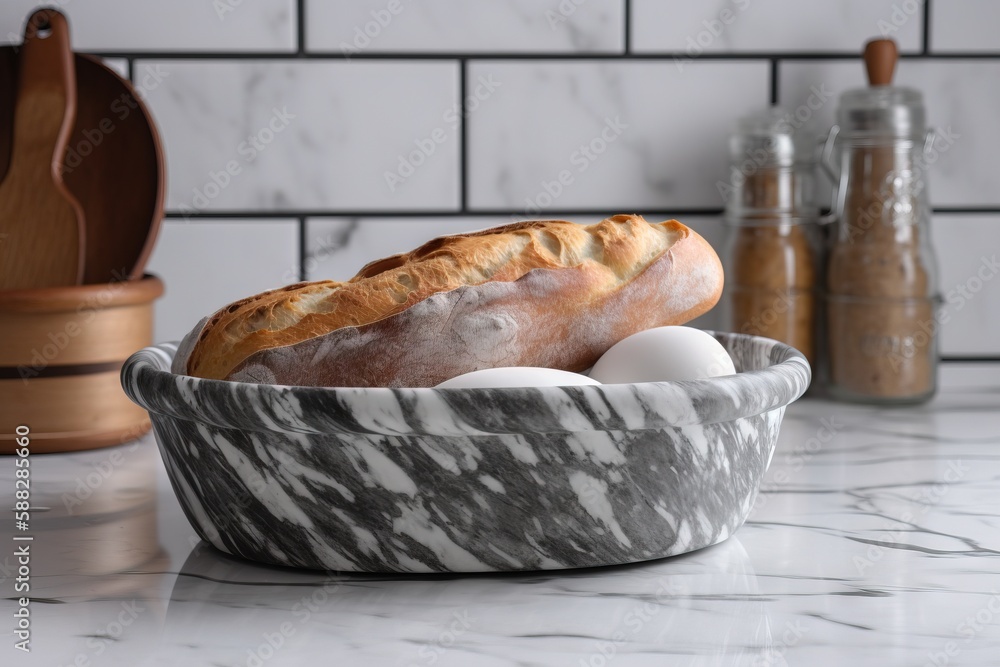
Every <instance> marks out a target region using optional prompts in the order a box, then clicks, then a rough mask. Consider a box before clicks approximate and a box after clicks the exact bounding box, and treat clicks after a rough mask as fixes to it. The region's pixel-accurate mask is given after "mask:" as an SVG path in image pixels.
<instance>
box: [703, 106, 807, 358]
mask: <svg viewBox="0 0 1000 667" xmlns="http://www.w3.org/2000/svg"><path fill="white" fill-rule="evenodd" d="M788 118H789V115H788V114H784V113H782V111H781V110H780V109H769V110H768V111H767V112H766V113H763V114H758V115H755V116H750V117H747V118H744V119H742V120H741V121H740V122H739V123H738V125H737V128H736V131H735V132H734V133H733V135H732V136H731V137H730V144H729V147H730V180H729V183H728V184H720V190H722V192H723V194H724V196H725V199H726V213H725V222H726V223H727V226H728V228H729V229H728V230H727V231H728V235H727V240H726V245H725V248H724V250H723V264H724V266H725V270H726V285H725V288H724V290H723V297H722V314H723V318H724V326H725V327H726V328H727V329H728V330H730V331H737V332H740V333H747V334H753V335H756V336H764V337H766V338H773V339H775V340H779V341H781V342H783V343H786V344H788V345H791V346H792V347H794V348H795V349H797V350H799V351H800V352H802V353H803V354H804V355H805V356H806V358H807V359H808V360H809V362H810V364H813V365H814V366H815V363H816V351H817V346H816V324H815V319H816V311H817V293H816V288H817V280H818V276H819V270H818V263H819V262H818V257H819V252H818V251H819V247H820V243H819V233H818V229H817V225H816V223H817V219H818V209H817V207H816V205H815V203H814V196H813V191H814V171H815V170H814V163H813V162H812V161H811V160H810V159H809V158H808V157H807V155H808V154H807V153H806V152H805V151H803V150H802V149H801V148H800V146H801V145H802V142H797V141H796V136H795V131H794V129H793V128H792V127H791V125H790V124H789V122H788V120H787V119H788Z"/></svg>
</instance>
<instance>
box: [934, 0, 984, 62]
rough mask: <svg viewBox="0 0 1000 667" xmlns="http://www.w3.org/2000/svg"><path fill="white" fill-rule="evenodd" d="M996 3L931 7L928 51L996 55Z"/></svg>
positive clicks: (968, 0) (957, 1) (956, 0)
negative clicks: (987, 52)
mask: <svg viewBox="0 0 1000 667" xmlns="http://www.w3.org/2000/svg"><path fill="white" fill-rule="evenodd" d="M997 26H1000V2H997V1H996V0H944V1H943V2H935V3H934V4H932V5H931V29H930V42H931V43H930V49H931V52H932V53H934V52H940V51H948V52H957V53H976V52H981V51H990V52H993V53H996V52H1000V32H998V31H997Z"/></svg>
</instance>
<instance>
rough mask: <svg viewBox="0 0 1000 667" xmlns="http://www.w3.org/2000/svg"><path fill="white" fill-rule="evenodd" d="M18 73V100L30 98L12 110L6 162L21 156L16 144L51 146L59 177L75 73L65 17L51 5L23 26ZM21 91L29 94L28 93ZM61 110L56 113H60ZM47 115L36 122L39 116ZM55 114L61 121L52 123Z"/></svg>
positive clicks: (69, 125) (72, 106)
mask: <svg viewBox="0 0 1000 667" xmlns="http://www.w3.org/2000/svg"><path fill="white" fill-rule="evenodd" d="M19 60H20V71H19V73H18V98H24V97H30V99H31V104H17V105H16V106H15V110H14V127H15V128H16V134H15V137H14V146H13V150H12V151H11V161H12V165H11V166H12V167H13V161H15V160H17V159H18V158H19V157H22V156H24V155H26V153H27V151H19V150H18V148H19V144H35V145H39V144H43V143H44V144H45V145H46V146H51V147H52V170H53V176H55V177H56V179H57V182H59V181H60V180H61V175H62V158H63V153H64V150H65V146H66V144H67V143H68V141H69V136H70V133H71V132H72V130H73V119H74V118H75V117H76V72H75V68H74V65H73V50H72V48H71V47H70V41H69V25H68V24H67V22H66V17H65V16H63V15H62V14H61V13H59V12H58V11H56V10H55V9H49V8H46V9H40V10H38V11H37V12H35V13H34V14H32V15H31V17H30V18H29V19H28V23H27V24H26V25H25V27H24V42H23V43H22V44H21V53H20V56H19ZM26 91H30V92H32V93H34V94H32V95H30V96H28V95H26ZM60 111H61V113H60ZM40 117H43V118H48V119H51V120H50V122H38V121H39V118H40ZM57 118H61V122H58V123H57V122H54V121H55V119H57Z"/></svg>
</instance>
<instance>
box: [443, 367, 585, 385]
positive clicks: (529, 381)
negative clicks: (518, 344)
mask: <svg viewBox="0 0 1000 667" xmlns="http://www.w3.org/2000/svg"><path fill="white" fill-rule="evenodd" d="M581 384H601V383H600V382H598V381H597V380H594V379H593V378H589V377H587V376H586V375H580V374H579V373H570V372H569V371H559V370H556V369H554V368H535V367H531V366H510V367H508V368H485V369H483V370H481V371H472V372H471V373H465V374H464V375H459V376H457V377H453V378H451V379H450V380H445V381H444V382H442V383H441V384H439V385H438V386H437V388H438V389H455V388H463V389H472V388H474V387H480V388H496V387H570V386H573V385H581Z"/></svg>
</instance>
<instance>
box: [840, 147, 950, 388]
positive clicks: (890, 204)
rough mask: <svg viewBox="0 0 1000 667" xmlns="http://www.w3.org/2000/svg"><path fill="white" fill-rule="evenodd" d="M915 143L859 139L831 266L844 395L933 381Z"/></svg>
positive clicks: (931, 310)
mask: <svg viewBox="0 0 1000 667" xmlns="http://www.w3.org/2000/svg"><path fill="white" fill-rule="evenodd" d="M913 166H914V165H913V164H911V159H910V155H909V150H903V151H897V150H895V149H894V148H893V147H892V146H861V147H856V148H854V149H853V150H852V151H851V153H850V154H849V155H848V156H847V158H846V165H845V168H846V169H849V170H850V174H849V176H848V182H847V185H846V187H847V191H846V193H845V197H844V212H843V214H842V218H843V219H842V220H841V222H840V223H839V225H838V229H837V233H836V237H835V241H834V243H833V245H832V247H831V249H830V257H829V264H828V268H827V285H828V289H829V298H828V316H829V325H830V337H829V353H830V381H831V389H832V390H833V391H834V393H835V394H838V393H839V394H840V395H842V396H843V397H846V398H860V397H871V398H882V399H901V400H903V399H911V398H912V399H919V398H921V397H925V396H927V395H929V394H932V393H933V391H934V386H935V379H936V378H935V375H936V373H935V371H936V365H937V360H936V355H937V349H936V346H935V344H934V341H935V337H936V320H935V301H934V299H933V298H932V297H931V296H929V294H931V293H932V286H931V276H930V275H929V268H932V266H933V259H932V258H931V257H930V256H929V254H928V252H927V250H926V246H927V242H926V239H924V238H923V235H924V234H925V233H926V229H925V227H926V216H927V211H926V204H925V203H924V201H923V199H924V198H923V197H922V196H920V195H921V194H922V193H921V192H919V191H917V190H915V188H916V187H919V186H915V185H914V184H913V183H912V182H911V176H912V174H913Z"/></svg>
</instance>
